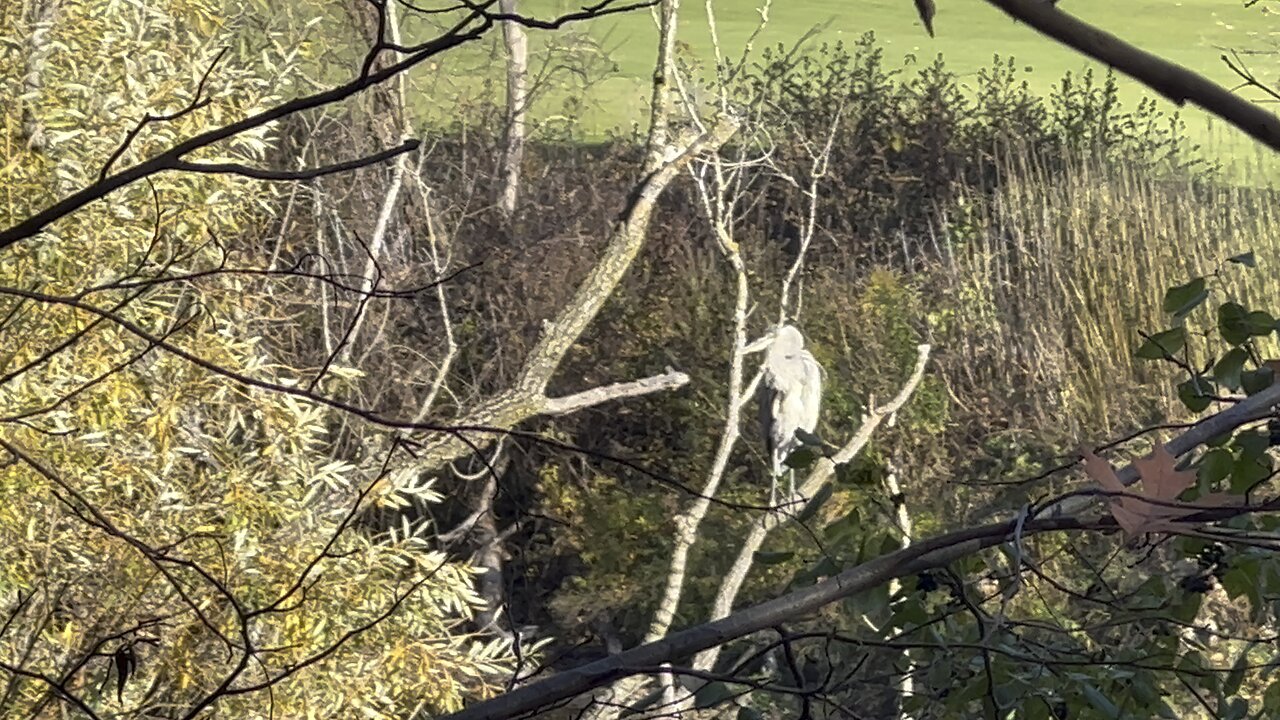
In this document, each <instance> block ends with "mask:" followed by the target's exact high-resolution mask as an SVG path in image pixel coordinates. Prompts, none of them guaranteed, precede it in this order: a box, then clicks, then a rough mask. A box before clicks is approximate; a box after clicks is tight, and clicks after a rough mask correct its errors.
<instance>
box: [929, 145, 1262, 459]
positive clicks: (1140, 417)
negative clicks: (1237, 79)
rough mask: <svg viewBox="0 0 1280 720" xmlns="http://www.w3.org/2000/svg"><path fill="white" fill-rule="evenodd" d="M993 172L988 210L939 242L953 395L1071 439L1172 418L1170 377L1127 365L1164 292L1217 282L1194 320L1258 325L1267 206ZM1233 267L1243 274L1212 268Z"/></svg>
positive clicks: (981, 207) (1126, 171)
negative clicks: (1205, 279) (1245, 317)
mask: <svg viewBox="0 0 1280 720" xmlns="http://www.w3.org/2000/svg"><path fill="white" fill-rule="evenodd" d="M1002 164H1003V169H1002V174H1003V176H1004V177H1003V181H1002V182H1001V183H1000V189H999V190H998V191H996V193H995V194H994V199H993V200H991V201H988V202H979V201H977V199H976V198H977V195H976V194H975V195H974V196H972V197H974V201H973V202H971V203H966V204H964V205H963V206H962V207H961V210H960V212H959V213H958V216H954V215H953V216H948V218H947V223H946V225H947V226H946V227H945V228H944V230H945V232H944V233H943V234H944V236H945V237H946V238H947V239H948V240H949V243H948V244H947V245H946V255H947V257H946V258H945V261H944V263H943V265H944V271H945V274H946V276H947V277H948V278H949V281H950V283H949V284H950V286H951V287H950V288H949V290H950V292H951V294H952V298H953V300H954V301H955V302H954V312H955V317H954V323H953V326H954V327H955V328H956V330H957V331H956V333H955V334H954V335H955V339H956V342H957V343H958V345H959V347H957V348H955V350H956V351H957V352H958V353H959V354H960V356H961V358H962V362H961V363H959V365H960V366H961V367H963V368H964V371H963V373H962V374H961V377H960V379H961V380H962V381H967V382H966V384H968V383H972V385H970V387H974V388H987V389H988V392H991V389H992V388H1000V387H1004V388H1008V389H1009V393H1010V399H1011V400H1013V401H1014V403H1015V406H1016V403H1017V400H1018V398H1020V397H1021V398H1023V400H1022V402H1024V403H1025V404H1027V405H1028V407H1027V410H1029V411H1032V412H1034V413H1035V414H1036V415H1039V416H1040V417H1045V418H1056V419H1058V420H1060V421H1061V422H1062V423H1063V426H1062V429H1063V430H1065V431H1066V432H1067V433H1068V434H1070V435H1071V436H1073V437H1080V433H1081V432H1082V430H1083V431H1085V432H1089V433H1090V434H1092V433H1098V432H1106V433H1110V432H1113V431H1115V430H1116V429H1117V428H1121V427H1127V426H1132V425H1133V424H1135V423H1139V422H1146V421H1149V420H1150V419H1152V417H1154V416H1156V415H1162V414H1166V413H1176V412H1177V401H1176V399H1174V395H1173V390H1172V387H1173V383H1174V379H1173V376H1174V374H1173V373H1172V372H1170V371H1169V369H1168V367H1167V366H1164V365H1161V364H1152V363H1150V362H1147V361H1142V360H1138V359H1135V358H1134V357H1133V351H1134V349H1135V348H1136V347H1137V344H1138V343H1139V341H1140V337H1139V335H1138V332H1139V331H1140V330H1145V331H1150V332H1155V331H1159V330H1162V329H1164V328H1165V327H1166V326H1167V325H1168V323H1169V319H1168V317H1167V316H1164V315H1163V314H1162V313H1161V310H1160V304H1161V301H1162V299H1163V297H1164V293H1165V290H1166V289H1167V288H1169V287H1170V286H1173V285H1178V284H1181V283H1184V282H1186V281H1187V280H1189V279H1191V278H1193V277H1196V276H1200V275H1209V274H1212V273H1215V272H1218V271H1219V270H1220V269H1221V273H1220V275H1219V278H1218V281H1217V282H1216V283H1211V286H1213V288H1214V289H1213V295H1212V296H1211V297H1210V300H1209V302H1208V303H1206V306H1208V307H1214V306H1216V303H1219V302H1222V301H1224V300H1225V299H1227V297H1228V296H1234V297H1235V298H1237V299H1241V302H1244V303H1246V304H1248V303H1251V302H1252V303H1255V304H1256V306H1257V307H1259V308H1262V309H1266V308H1268V307H1274V303H1273V302H1272V300H1273V298H1275V297H1276V296H1277V295H1280V217H1277V211H1276V208H1275V206H1274V199H1275V194H1274V193H1273V192H1272V191H1270V190H1265V191H1261V190H1252V189H1242V188H1239V187H1234V186H1223V185H1217V184H1209V183H1198V182H1195V181H1194V180H1191V179H1188V178H1186V177H1182V178H1171V177H1169V176H1161V175H1160V174H1158V173H1154V172H1152V171H1150V170H1141V169H1137V168H1135V167H1133V166H1128V165H1124V164H1116V163H1108V162H1102V161H1100V160H1098V159H1096V158H1093V157H1080V158H1077V159H1075V160H1073V161H1071V162H1069V163H1068V164H1067V167H1066V168H1065V169H1056V170H1051V169H1049V168H1047V167H1045V166H1044V165H1041V164H1038V163H1036V162H1034V161H1031V160H1029V159H1028V156H1027V155H1026V154H1022V153H1018V152H1008V153H1007V154H1006V156H1005V158H1004V162H1003V163H1002ZM1246 251H1253V252H1255V253H1256V256H1257V259H1258V267H1257V268H1255V269H1252V270H1246V269H1244V268H1240V267H1238V266H1235V265H1226V264H1225V263H1224V261H1225V259H1226V258H1228V257H1231V256H1233V255H1236V254H1239V253H1242V252H1246ZM1201 312H1203V311H1201ZM1207 318H1208V314H1207V313H1206V316H1205V318H1203V319H1207ZM1203 319H1201V320H1203ZM1193 320H1195V318H1194V316H1193ZM1199 345H1200V347H1201V348H1202V349H1203V348H1204V343H1199ZM1204 357H1207V355H1203V353H1202V356H1201V357H1199V358H1196V356H1195V355H1193V358H1194V359H1199V360H1201V361H1203V359H1204Z"/></svg>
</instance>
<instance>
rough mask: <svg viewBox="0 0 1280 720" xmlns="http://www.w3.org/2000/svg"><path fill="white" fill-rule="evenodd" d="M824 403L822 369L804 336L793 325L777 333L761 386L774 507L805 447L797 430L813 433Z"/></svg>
mask: <svg viewBox="0 0 1280 720" xmlns="http://www.w3.org/2000/svg"><path fill="white" fill-rule="evenodd" d="M821 403H822V366H821V365H819V364H818V361H817V360H815V359H814V358H813V354H812V353H810V352H809V351H808V350H806V349H805V347H804V336H803V335H801V334H800V331H799V330H797V329H796V328H795V327H794V326H792V325H783V326H782V327H780V328H778V330H777V331H776V332H775V333H774V337H773V341H772V342H771V343H770V344H769V348H768V350H767V351H766V352H765V358H764V377H762V378H761V382H760V425H761V428H762V429H763V431H764V437H765V445H766V447H768V449H769V458H770V460H771V462H772V466H771V468H770V470H771V471H772V474H771V475H770V480H769V504H770V505H772V504H773V503H774V499H775V496H776V494H777V489H778V476H780V475H781V474H782V471H783V468H784V461H785V460H786V459H787V456H788V455H790V454H791V453H792V452H794V451H795V450H796V449H797V448H799V447H800V446H801V445H802V444H803V443H802V442H801V440H800V439H799V438H797V437H796V431H797V430H803V431H805V432H807V433H812V432H813V429H814V428H815V427H817V426H818V411H819V409H820V407H821ZM789 478H790V481H791V495H789V496H788V499H792V498H794V497H795V494H796V479H795V471H794V470H792V471H791V472H790V473H789Z"/></svg>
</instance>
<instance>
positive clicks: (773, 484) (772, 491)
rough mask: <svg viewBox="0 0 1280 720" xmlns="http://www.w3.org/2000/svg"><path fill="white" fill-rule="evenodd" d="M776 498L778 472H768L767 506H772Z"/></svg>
mask: <svg viewBox="0 0 1280 720" xmlns="http://www.w3.org/2000/svg"><path fill="white" fill-rule="evenodd" d="M777 499H778V474H777V473H769V507H773V506H774V503H775V502H777Z"/></svg>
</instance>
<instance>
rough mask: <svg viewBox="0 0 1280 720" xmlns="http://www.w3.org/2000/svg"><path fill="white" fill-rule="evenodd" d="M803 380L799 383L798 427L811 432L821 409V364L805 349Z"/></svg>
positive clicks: (816, 424) (816, 423)
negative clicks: (799, 408)
mask: <svg viewBox="0 0 1280 720" xmlns="http://www.w3.org/2000/svg"><path fill="white" fill-rule="evenodd" d="M802 357H803V360H804V382H802V383H801V384H800V406H801V408H802V409H803V411H802V413H801V417H800V423H799V426H800V429H802V430H805V431H807V432H813V429H814V428H816V427H818V414H819V413H820V412H821V410H822V366H821V365H819V364H818V361H817V360H815V359H814V357H813V355H812V354H810V353H809V352H808V351H807V350H806V351H805V352H804V354H803V356H802Z"/></svg>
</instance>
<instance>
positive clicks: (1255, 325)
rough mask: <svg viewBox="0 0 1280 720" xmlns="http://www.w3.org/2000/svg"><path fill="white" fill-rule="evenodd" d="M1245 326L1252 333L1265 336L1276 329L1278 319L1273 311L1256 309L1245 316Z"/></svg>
mask: <svg viewBox="0 0 1280 720" xmlns="http://www.w3.org/2000/svg"><path fill="white" fill-rule="evenodd" d="M1244 321H1245V326H1246V327H1247V328H1248V330H1249V334H1250V335H1256V336H1259V337H1261V336H1263V335H1270V334H1271V332H1272V331H1273V330H1275V329H1276V319H1275V318H1274V317H1272V315H1271V313H1269V312H1264V311H1262V310H1254V311H1253V312H1251V313H1249V314H1248V315H1246V316H1245V318H1244Z"/></svg>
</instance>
